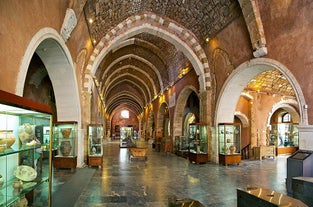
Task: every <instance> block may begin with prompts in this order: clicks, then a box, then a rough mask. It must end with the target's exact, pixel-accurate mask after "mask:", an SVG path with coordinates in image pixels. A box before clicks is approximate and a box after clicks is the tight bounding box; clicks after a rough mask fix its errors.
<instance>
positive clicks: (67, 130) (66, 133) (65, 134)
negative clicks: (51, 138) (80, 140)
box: [61, 128, 72, 138]
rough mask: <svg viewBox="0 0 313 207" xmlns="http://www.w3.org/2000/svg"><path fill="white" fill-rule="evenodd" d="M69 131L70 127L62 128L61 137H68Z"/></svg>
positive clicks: (70, 130)
mask: <svg viewBox="0 0 313 207" xmlns="http://www.w3.org/2000/svg"><path fill="white" fill-rule="evenodd" d="M71 132H72V128H63V129H61V133H62V135H63V138H69V137H70V134H71Z"/></svg>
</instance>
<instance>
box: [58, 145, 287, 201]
mask: <svg viewBox="0 0 313 207" xmlns="http://www.w3.org/2000/svg"><path fill="white" fill-rule="evenodd" d="M148 148H149V149H148V152H147V156H148V159H147V160H146V161H143V160H131V161H130V160H129V158H128V151H127V148H120V147H119V143H118V142H108V143H105V145H104V161H103V166H102V168H101V169H96V171H95V173H94V175H93V176H92V179H91V181H90V183H89V184H88V185H87V186H86V187H84V188H83V190H82V193H81V195H80V196H79V198H78V200H77V202H76V204H75V206H76V207H79V206H84V207H86V206H87V207H88V206H105V207H111V206H112V207H113V206H118V207H123V206H125V207H126V206H127V207H129V206H134V207H135V206H136V207H137V206H147V207H154V206H155V207H162V206H164V207H165V206H168V200H169V198H173V197H176V198H181V199H183V198H191V199H194V200H198V201H199V202H201V203H202V204H204V206H210V207H211V206H218V207H223V206H225V207H226V206H227V207H232V206H236V205H237V203H236V202H237V198H236V197H237V195H236V189H237V188H247V187H263V188H269V189H272V190H275V191H277V192H279V193H284V194H286V186H285V179H286V158H287V156H279V157H277V158H276V159H264V160H262V161H258V160H257V161H249V160H247V161H243V162H242V163H241V164H240V165H239V166H237V165H230V166H227V167H225V166H221V165H217V164H214V163H207V164H192V163H190V162H189V161H188V160H187V159H184V158H182V157H178V156H176V155H174V154H169V153H162V152H155V151H153V149H152V148H151V146H148ZM55 176H58V175H57V174H56V175H55ZM58 180H60V181H61V180H62V179H61V178H58Z"/></svg>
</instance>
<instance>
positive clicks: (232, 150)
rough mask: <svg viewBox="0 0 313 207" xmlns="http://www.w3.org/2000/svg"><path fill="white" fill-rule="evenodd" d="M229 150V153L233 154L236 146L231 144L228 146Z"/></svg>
mask: <svg viewBox="0 0 313 207" xmlns="http://www.w3.org/2000/svg"><path fill="white" fill-rule="evenodd" d="M229 151H230V154H234V153H235V151H236V147H235V146H234V145H231V146H230V147H229Z"/></svg>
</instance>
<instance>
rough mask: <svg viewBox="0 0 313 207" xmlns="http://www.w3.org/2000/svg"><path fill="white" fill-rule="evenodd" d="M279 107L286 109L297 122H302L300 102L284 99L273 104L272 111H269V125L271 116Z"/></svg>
mask: <svg viewBox="0 0 313 207" xmlns="http://www.w3.org/2000/svg"><path fill="white" fill-rule="evenodd" d="M278 109H284V110H285V111H287V112H288V113H290V115H291V116H292V118H293V120H294V122H295V123H299V122H300V116H299V113H298V103H297V101H295V100H282V101H280V102H278V103H276V104H275V105H273V107H272V110H271V112H270V113H269V116H268V119H267V125H270V121H271V117H272V115H273V114H274V113H275V111H276V110H278Z"/></svg>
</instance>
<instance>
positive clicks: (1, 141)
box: [0, 130, 15, 148]
mask: <svg viewBox="0 0 313 207" xmlns="http://www.w3.org/2000/svg"><path fill="white" fill-rule="evenodd" d="M14 142H15V135H14V134H13V130H0V146H6V148H9V147H11V146H12V145H13V144H14Z"/></svg>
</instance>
